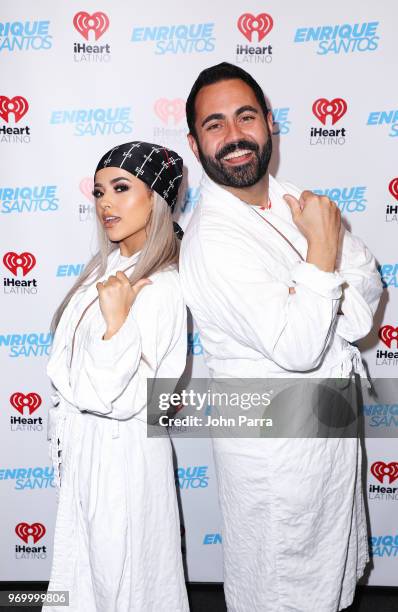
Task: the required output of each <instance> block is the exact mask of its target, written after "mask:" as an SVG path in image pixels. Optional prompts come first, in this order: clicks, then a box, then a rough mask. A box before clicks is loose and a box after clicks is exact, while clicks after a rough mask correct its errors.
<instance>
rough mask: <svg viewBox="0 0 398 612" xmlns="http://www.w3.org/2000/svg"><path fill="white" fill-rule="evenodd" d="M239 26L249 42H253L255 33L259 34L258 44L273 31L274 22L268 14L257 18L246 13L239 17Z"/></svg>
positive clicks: (262, 14) (261, 14)
mask: <svg viewBox="0 0 398 612" xmlns="http://www.w3.org/2000/svg"><path fill="white" fill-rule="evenodd" d="M237 25H238V29H239V31H240V32H242V34H243V36H245V37H246V38H247V40H248V41H249V42H252V37H253V32H257V35H258V42H261V41H262V40H263V38H265V37H266V36H267V34H268V32H270V31H271V30H272V28H273V26H274V21H273V19H272V17H271V15H267V13H260V14H259V15H257V17H255V16H254V15H252V14H251V13H244V14H243V15H241V16H240V17H239V19H238V24H237Z"/></svg>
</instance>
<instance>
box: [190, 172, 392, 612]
mask: <svg viewBox="0 0 398 612" xmlns="http://www.w3.org/2000/svg"><path fill="white" fill-rule="evenodd" d="M285 193H290V194H292V195H295V196H296V197H299V195H300V191H299V190H298V189H297V188H296V187H294V186H292V185H290V184H287V183H285V184H279V183H278V182H277V181H276V180H275V179H273V178H272V177H270V201H271V207H270V208H269V209H265V210H262V209H260V208H259V207H256V209H255V210H256V211H257V212H255V211H254V210H251V208H252V207H251V206H249V205H248V204H245V203H244V202H242V201H241V200H240V199H238V198H237V197H235V196H234V195H232V194H230V193H229V192H228V191H226V190H225V189H223V188H222V187H220V186H218V185H216V184H215V183H214V182H212V181H211V180H210V179H209V178H208V177H206V176H204V178H203V181H202V186H201V200H200V202H199V204H198V207H197V209H196V210H195V212H194V213H193V217H192V219H191V221H190V223H189V225H188V228H187V231H186V232H185V236H184V239H183V243H182V250H181V257H180V277H181V283H182V288H183V293H184V297H185V300H186V302H187V304H188V306H189V308H190V309H191V311H192V314H193V317H194V320H195V322H196V325H197V326H198V328H199V332H200V337H201V342H202V344H203V347H204V351H205V357H206V362H207V365H208V367H209V369H210V373H211V375H212V376H213V377H215V378H229V377H232V378H234V377H236V378H276V377H297V376H313V377H322V378H327V377H340V376H341V377H348V376H350V375H351V373H352V372H353V371H357V372H359V373H363V368H362V364H361V360H360V356H359V352H358V349H357V348H356V347H354V346H352V345H351V344H350V342H353V341H355V340H357V339H358V338H361V337H363V336H365V335H366V334H367V333H368V332H369V330H370V329H371V327H372V320H373V314H374V311H375V309H376V306H377V303H378V300H379V297H380V294H381V290H382V285H381V281H380V277H379V274H378V273H377V269H376V265H375V260H374V258H373V256H372V255H371V254H370V252H369V251H368V249H367V248H366V247H365V246H364V244H363V243H362V242H361V241H360V240H359V239H358V238H356V237H354V236H352V235H351V234H350V233H349V232H347V231H344V230H342V232H341V236H342V239H341V245H340V253H339V257H338V268H339V273H337V272H335V273H328V272H323V271H321V270H319V269H318V268H317V267H316V266H314V265H313V264H309V263H306V262H305V258H306V254H307V242H306V240H305V238H304V237H303V235H302V234H301V233H300V232H299V231H298V229H297V228H296V226H295V225H294V223H293V221H292V218H291V214H290V210H289V208H288V206H287V204H286V203H285V202H284V200H283V199H282V196H283V195H284V194H285ZM261 216H264V217H265V218H266V219H268V220H269V221H270V222H271V223H272V224H273V225H274V226H275V227H276V228H277V229H278V230H279V231H280V232H282V233H283V234H284V236H285V237H286V238H287V239H288V240H289V241H290V242H291V244H292V246H291V245H289V244H288V243H287V242H286V240H285V239H284V238H282V237H281V236H280V234H278V232H277V231H276V230H275V229H274V228H272V227H270V226H269V225H268V223H266V222H265V221H264V219H263V218H261ZM293 246H294V248H295V249H296V250H297V251H298V252H299V253H300V254H301V256H302V258H303V259H304V261H302V259H301V258H300V256H299V254H298V253H297V252H296V251H295V250H294V248H293ZM343 283H344V289H343V291H344V294H342V286H343ZM289 287H295V293H294V294H290V293H289ZM342 295H343V301H341V297H342ZM339 306H341V308H342V310H343V312H344V315H337V312H338V309H339ZM213 447H214V452H215V461H216V467H217V475H218V485H219V495H220V505H221V511H222V524H223V553H224V579H225V582H224V588H225V594H226V600H227V605H228V610H229V612H288V611H289V612H293V611H294V612H336V611H337V610H340V609H343V608H345V607H347V606H348V605H349V604H350V603H351V602H352V599H353V594H354V591H355V585H356V582H357V579H358V578H359V577H360V576H361V575H362V573H363V570H364V567H365V565H366V563H367V561H368V546H367V529H366V518H365V512H364V503H363V496H362V491H361V447H360V444H359V442H358V440H357V439H352V438H351V439H337V438H334V439H330V438H329V439H326V438H322V439H308V438H307V439H296V438H295V439H292V438H290V439H287V438H282V439H275V438H274V439H262V440H261V439H260V440H255V439H217V438H215V439H214V440H213Z"/></svg>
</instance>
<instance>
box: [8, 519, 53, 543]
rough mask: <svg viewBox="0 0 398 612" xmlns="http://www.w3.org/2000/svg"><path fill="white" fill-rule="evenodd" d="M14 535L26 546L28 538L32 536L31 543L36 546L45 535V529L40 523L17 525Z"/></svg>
mask: <svg viewBox="0 0 398 612" xmlns="http://www.w3.org/2000/svg"><path fill="white" fill-rule="evenodd" d="M15 533H16V534H17V536H18V537H19V538H21V540H23V541H24V542H25V543H26V544H27V543H28V540H29V536H32V538H33V543H34V544H36V542H38V541H39V540H40V539H41V538H42V537H43V536H44V534H45V533H46V528H45V527H44V525H43V524H42V523H32V524H31V525H29V524H28V523H18V525H17V526H16V527H15Z"/></svg>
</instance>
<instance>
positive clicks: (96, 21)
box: [73, 11, 109, 40]
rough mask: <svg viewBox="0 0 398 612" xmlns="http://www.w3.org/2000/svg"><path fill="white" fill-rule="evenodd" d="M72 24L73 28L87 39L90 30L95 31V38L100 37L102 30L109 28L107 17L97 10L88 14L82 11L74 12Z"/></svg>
mask: <svg viewBox="0 0 398 612" xmlns="http://www.w3.org/2000/svg"><path fill="white" fill-rule="evenodd" d="M73 25H74V26H75V29H76V30H77V31H78V32H79V34H81V35H82V36H83V38H85V39H86V40H88V34H89V32H90V30H93V31H94V33H95V40H98V39H99V38H101V36H102V35H103V33H104V32H106V30H107V29H108V28H109V18H108V16H107V15H105V13H102V12H97V13H93V14H92V15H90V14H89V13H85V12H84V11H80V13H76V15H75V16H74V17H73Z"/></svg>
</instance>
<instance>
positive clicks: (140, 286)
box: [132, 278, 153, 295]
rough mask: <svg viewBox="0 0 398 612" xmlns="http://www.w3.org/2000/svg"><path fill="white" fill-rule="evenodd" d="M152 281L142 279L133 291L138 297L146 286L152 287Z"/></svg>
mask: <svg viewBox="0 0 398 612" xmlns="http://www.w3.org/2000/svg"><path fill="white" fill-rule="evenodd" d="M152 284H153V283H152V281H151V280H150V279H149V278H141V279H140V280H139V281H137V282H136V283H135V285H133V287H132V288H133V291H134V293H135V294H136V295H138V293H139V292H140V291H141V289H142V288H143V287H145V286H146V285H152Z"/></svg>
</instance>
